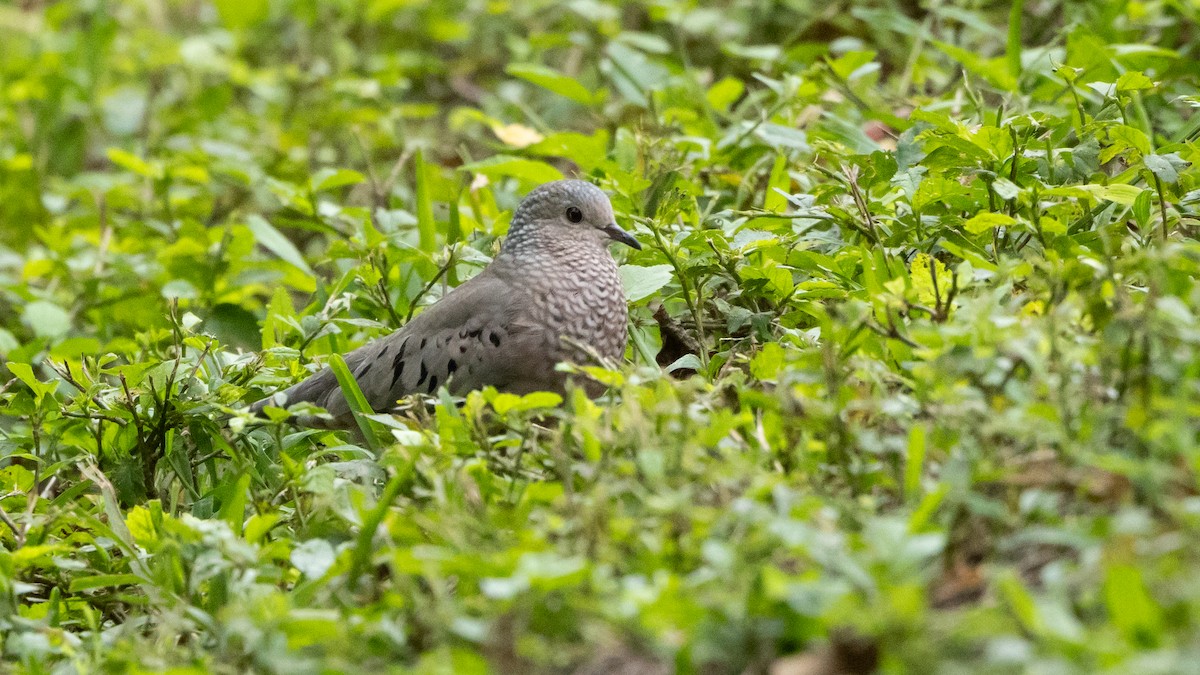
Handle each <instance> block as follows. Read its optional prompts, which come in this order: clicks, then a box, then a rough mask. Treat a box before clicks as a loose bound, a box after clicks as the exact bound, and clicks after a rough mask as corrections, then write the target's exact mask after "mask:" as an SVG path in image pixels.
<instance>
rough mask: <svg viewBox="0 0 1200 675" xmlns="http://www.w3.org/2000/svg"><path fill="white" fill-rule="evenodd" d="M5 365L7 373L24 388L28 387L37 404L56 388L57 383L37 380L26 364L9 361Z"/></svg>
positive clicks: (31, 368) (30, 367)
mask: <svg viewBox="0 0 1200 675" xmlns="http://www.w3.org/2000/svg"><path fill="white" fill-rule="evenodd" d="M5 365H6V366H7V367H8V370H9V372H11V373H12V374H13V375H14V376H16V378H17V379H18V380H20V381H21V382H22V383H24V384H25V386H27V387H29V389H30V390H31V391H32V392H33V396H34V400H35V401H37V402H38V403H41V402H42V399H43V398H44V397H45V396H46V394H51V393H53V392H54V390H55V389H57V388H58V383H57V382H42V381H41V380H39V379H37V376H36V375H34V374H33V366H31V365H29V364H28V363H16V362H11V361H10V362H9V363H7V364H5Z"/></svg>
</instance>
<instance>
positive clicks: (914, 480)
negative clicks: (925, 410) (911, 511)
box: [904, 424, 926, 499]
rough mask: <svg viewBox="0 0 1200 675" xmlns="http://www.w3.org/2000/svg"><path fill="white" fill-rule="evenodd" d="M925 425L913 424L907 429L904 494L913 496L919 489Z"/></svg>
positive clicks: (922, 469)
mask: <svg viewBox="0 0 1200 675" xmlns="http://www.w3.org/2000/svg"><path fill="white" fill-rule="evenodd" d="M925 435H926V434H925V425H924V424H914V425H913V426H912V428H911V429H909V430H908V457H907V458H906V463H905V465H904V495H905V496H906V497H908V498H910V499H911V498H912V497H914V496H915V495H916V494H917V492H918V491H919V490H920V489H921V475H922V473H923V471H924V468H925V447H926V440H925Z"/></svg>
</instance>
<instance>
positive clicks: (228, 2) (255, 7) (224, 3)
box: [213, 0, 270, 29]
mask: <svg viewBox="0 0 1200 675" xmlns="http://www.w3.org/2000/svg"><path fill="white" fill-rule="evenodd" d="M213 2H214V3H215V4H216V6H217V14H219V15H220V17H221V23H223V24H225V27H226V28H230V29H238V28H249V27H251V26H254V25H255V24H257V23H259V22H261V21H262V20H263V19H265V18H267V12H268V10H269V9H270V5H269V4H268V0H213Z"/></svg>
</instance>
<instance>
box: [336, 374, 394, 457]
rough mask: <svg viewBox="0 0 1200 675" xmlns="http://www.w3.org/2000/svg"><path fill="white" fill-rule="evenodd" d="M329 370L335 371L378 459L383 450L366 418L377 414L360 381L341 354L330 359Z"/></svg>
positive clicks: (364, 435) (369, 445) (363, 433)
mask: <svg viewBox="0 0 1200 675" xmlns="http://www.w3.org/2000/svg"><path fill="white" fill-rule="evenodd" d="M329 368H330V369H331V370H333V376H334V377H336V378H337V381H338V386H340V387H341V388H342V395H343V396H345V397H346V403H347V404H349V406H350V412H351V414H353V415H354V421H355V422H356V423H357V424H358V428H359V430H360V431H362V435H363V438H364V439H365V440H366V443H367V447H368V448H370V449H371V452H373V453H375V456H376V457H378V456H379V454H380V452H381V451H382V450H383V448H381V447H380V445H379V439H377V438H375V430H374V429H372V428H371V423H370V421H368V420H367V419H366V417H364V416H365V415H373V414H375V411H374V410H372V409H371V404H370V403H367V397H366V396H363V393H362V389H359V387H358V380H355V379H354V375H353V374H351V373H350V368H349V366H347V365H346V360H345V359H343V358H342V355H341V354H333V355H332V356H330V357H329Z"/></svg>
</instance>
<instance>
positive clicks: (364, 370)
mask: <svg viewBox="0 0 1200 675" xmlns="http://www.w3.org/2000/svg"><path fill="white" fill-rule="evenodd" d="M373 365H375V364H374V363H372V362H370V361H368V362H367V363H366V364H364V365H363V367H362V370H360V371H358V375H355V377H356V378H359V379H361V378H363V377H366V375H367V373H369V372H371V366H373Z"/></svg>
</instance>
